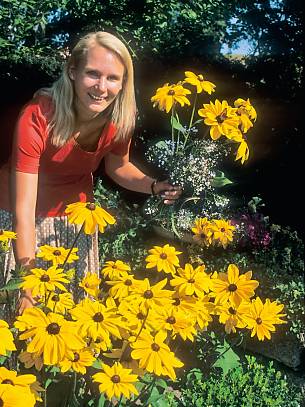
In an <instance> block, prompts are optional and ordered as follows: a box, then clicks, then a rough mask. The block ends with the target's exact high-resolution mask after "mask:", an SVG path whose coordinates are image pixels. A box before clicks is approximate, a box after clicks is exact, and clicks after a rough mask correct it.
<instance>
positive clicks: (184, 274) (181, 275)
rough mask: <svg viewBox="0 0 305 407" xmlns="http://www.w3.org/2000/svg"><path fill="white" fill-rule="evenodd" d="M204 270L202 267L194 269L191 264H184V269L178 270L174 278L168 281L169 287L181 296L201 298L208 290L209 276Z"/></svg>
mask: <svg viewBox="0 0 305 407" xmlns="http://www.w3.org/2000/svg"><path fill="white" fill-rule="evenodd" d="M204 270H205V266H204V265H201V266H198V267H196V268H195V269H194V268H193V266H192V265H191V264H189V263H186V264H185V266H184V268H181V267H180V268H178V270H177V275H176V277H175V278H173V279H172V280H170V285H171V286H172V287H175V289H176V290H177V291H178V292H179V294H180V295H182V296H184V295H194V294H195V295H197V296H198V297H202V296H203V295H204V293H206V292H209V290H210V276H209V275H208V274H206V273H205V271H204Z"/></svg>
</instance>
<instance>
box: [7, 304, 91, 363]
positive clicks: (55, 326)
mask: <svg viewBox="0 0 305 407" xmlns="http://www.w3.org/2000/svg"><path fill="white" fill-rule="evenodd" d="M19 321H20V322H19ZM24 321H26V324H27V326H28V327H27V329H26V330H25V329H24V328H26V327H25V324H24ZM15 327H16V328H17V329H19V330H21V331H22V330H25V332H24V333H23V334H21V335H20V339H21V340H26V339H30V338H31V341H30V342H29V343H28V345H27V352H30V353H35V354H36V355H38V356H40V355H42V354H43V362H44V364H45V365H54V364H57V363H58V362H60V361H61V360H62V359H63V358H64V357H65V354H66V352H67V351H68V350H77V349H82V348H84V346H85V343H84V341H83V340H82V339H81V338H80V336H79V335H77V332H76V325H75V323H74V322H71V321H66V320H65V319H64V317H63V316H62V315H58V314H54V313H53V312H49V313H48V315H46V314H45V313H44V312H43V311H42V310H41V309H39V308H35V307H34V308H28V309H26V310H25V311H24V313H23V314H22V315H21V316H19V317H17V320H16V322H15Z"/></svg>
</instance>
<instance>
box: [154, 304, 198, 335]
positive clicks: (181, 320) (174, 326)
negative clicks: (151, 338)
mask: <svg viewBox="0 0 305 407" xmlns="http://www.w3.org/2000/svg"><path fill="white" fill-rule="evenodd" d="M160 317H161V325H160V328H159V329H163V330H165V331H171V333H172V337H173V338H175V337H176V336H177V335H180V336H181V338H182V339H183V340H184V341H186V340H187V339H190V340H191V341H193V340H194V335H196V329H195V327H194V325H195V320H194V315H192V317H193V318H190V315H187V314H185V313H183V312H182V311H178V312H177V311H175V310H173V309H172V308H164V309H163V310H161V309H160Z"/></svg>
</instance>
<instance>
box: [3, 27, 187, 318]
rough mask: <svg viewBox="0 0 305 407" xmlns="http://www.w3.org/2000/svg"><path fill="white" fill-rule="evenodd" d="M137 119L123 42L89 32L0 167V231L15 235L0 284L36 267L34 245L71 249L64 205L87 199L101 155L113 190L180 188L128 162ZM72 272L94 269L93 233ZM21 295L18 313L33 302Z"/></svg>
mask: <svg viewBox="0 0 305 407" xmlns="http://www.w3.org/2000/svg"><path fill="white" fill-rule="evenodd" d="M135 117H136V104H135V96H134V83H133V65H132V60H131V57H130V54H129V52H128V50H127V48H126V47H125V45H124V44H123V43H122V42H121V41H120V40H119V39H118V38H116V37H115V36H113V35H112V34H109V33H107V32H96V33H89V34H88V35H86V36H84V37H83V38H81V39H80V41H79V42H78V43H77V45H76V46H75V47H74V49H73V50H72V52H71V56H70V58H69V59H68V60H67V62H66V64H65V66H64V68H63V71H62V74H61V76H60V78H59V79H58V80H57V81H56V82H55V83H54V84H53V86H52V87H50V88H44V89H40V90H39V91H38V92H36V94H35V95H34V97H33V99H32V100H31V101H30V102H29V103H28V104H27V105H26V106H25V107H24V108H23V110H22V112H21V114H20V116H19V120H18V122H17V125H16V130H15V136H14V143H13V154H12V157H11V159H10V160H9V162H8V163H6V164H5V165H4V166H3V167H2V168H1V169H0V190H1V197H0V229H6V230H12V229H13V230H14V231H15V232H16V233H17V236H18V239H17V240H16V243H15V250H14V256H13V253H9V254H8V255H7V258H6V265H5V267H6V269H5V274H4V278H3V280H4V281H2V282H1V281H0V284H4V283H5V280H6V279H7V278H8V273H9V270H11V269H12V268H14V266H15V264H14V262H15V259H16V263H17V264H21V265H24V266H27V267H34V266H35V265H36V260H35V252H36V250H37V247H38V246H41V245H44V244H48V245H52V246H64V247H67V248H68V247H70V246H71V244H72V242H73V240H74V237H75V234H76V232H77V228H76V227H74V226H73V225H69V224H68V222H67V218H66V216H65V213H64V212H65V208H66V205H67V204H70V203H72V202H77V201H82V202H90V201H92V200H93V179H92V173H93V172H94V171H95V170H96V168H97V167H98V165H99V163H100V161H101V159H102V158H104V159H105V170H106V173H107V174H108V175H109V176H110V177H111V178H112V179H113V180H114V181H115V182H116V183H118V184H119V185H121V186H123V187H125V188H127V189H130V190H133V191H138V192H143V193H148V194H150V193H151V192H153V193H155V194H158V193H160V192H161V191H163V193H164V195H165V197H166V199H165V201H164V202H165V203H172V202H173V200H174V199H176V198H177V197H179V195H180V189H179V188H176V187H173V186H172V185H170V184H168V183H167V182H157V181H156V180H154V179H153V178H151V177H149V176H147V175H145V174H143V173H142V172H141V171H140V170H139V169H138V168H137V167H135V166H134V165H133V164H132V163H131V162H130V161H129V145H130V138H131V136H132V133H133V130H134V126H135ZM78 255H79V261H77V263H75V265H76V268H77V269H76V275H77V276H78V277H80V278H81V276H82V275H83V274H84V273H85V272H86V271H88V270H90V271H94V272H98V269H99V264H98V242H97V234H95V235H93V236H87V235H84V234H83V235H81V237H80V239H79V240H78ZM33 302H34V300H33V298H32V295H31V292H29V291H28V292H25V293H23V295H22V297H21V302H20V311H21V312H22V311H23V310H24V309H25V308H28V307H31V306H32V305H33Z"/></svg>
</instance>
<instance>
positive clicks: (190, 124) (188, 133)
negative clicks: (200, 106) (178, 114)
mask: <svg viewBox="0 0 305 407" xmlns="http://www.w3.org/2000/svg"><path fill="white" fill-rule="evenodd" d="M196 104H197V93H196V95H195V99H194V104H193V110H192V114H191V119H190V123H189V127H188V130H187V132H186V136H185V139H184V143H183V148H185V146H186V143H187V140H188V138H189V135H190V131H191V128H192V125H193V119H194V114H195V108H196Z"/></svg>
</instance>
